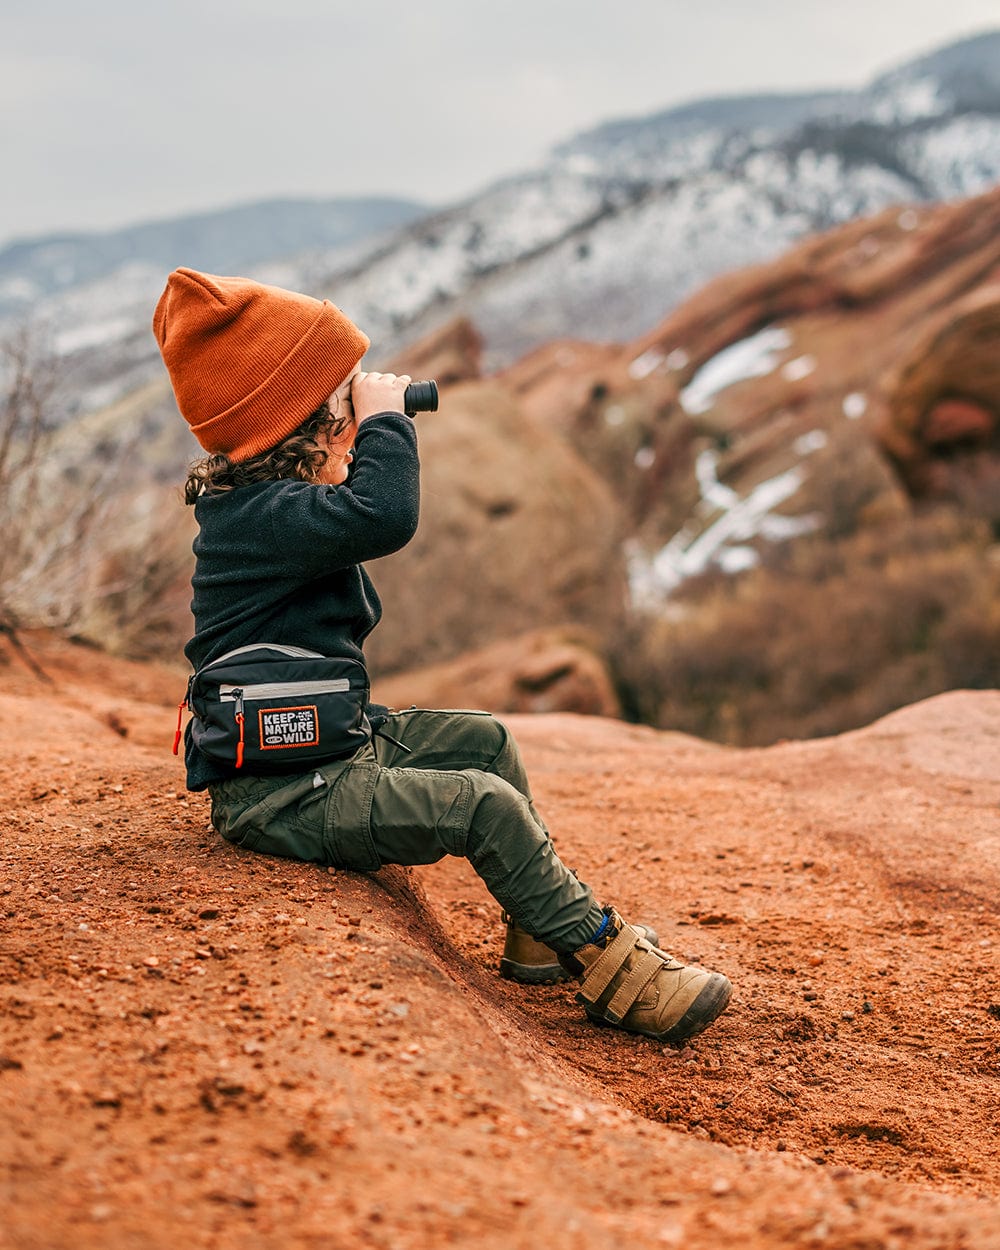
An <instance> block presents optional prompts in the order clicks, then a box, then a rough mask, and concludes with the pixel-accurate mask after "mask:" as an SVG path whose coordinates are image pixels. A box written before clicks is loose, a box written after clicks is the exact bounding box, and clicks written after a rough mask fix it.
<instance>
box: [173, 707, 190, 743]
mask: <svg viewBox="0 0 1000 1250" xmlns="http://www.w3.org/2000/svg"><path fill="white" fill-rule="evenodd" d="M187 705H188V701H187V695H185V696H184V698H183V699H181V701H180V703H178V704H177V732H176V733H175V734H174V755H176V754H177V749H178V747H179V746H180V745H181V721H182V719H183V717H184V711H185V709H186V708H187Z"/></svg>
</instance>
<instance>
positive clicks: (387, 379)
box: [351, 373, 412, 425]
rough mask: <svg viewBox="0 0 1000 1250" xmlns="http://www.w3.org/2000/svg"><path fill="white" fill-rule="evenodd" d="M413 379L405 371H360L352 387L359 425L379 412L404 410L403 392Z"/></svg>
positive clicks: (355, 412) (356, 418)
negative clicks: (397, 372) (397, 373)
mask: <svg viewBox="0 0 1000 1250" xmlns="http://www.w3.org/2000/svg"><path fill="white" fill-rule="evenodd" d="M411 381H412V379H411V378H410V376H409V374H406V373H403V374H400V375H399V376H398V377H397V376H396V374H394V373H359V374H358V375H357V376H356V377H355V379H354V383H353V385H352V387H351V400H352V402H353V404H354V418H355V420H356V421H357V423H358V425H360V424H361V422H362V421H364V420H365V419H366V418H367V417H374V416H375V414H376V413H379V412H403V411H405V410H404V408H403V394H404V393H405V391H406V388H407V386H409V384H410V382H411Z"/></svg>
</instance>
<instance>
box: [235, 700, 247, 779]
mask: <svg viewBox="0 0 1000 1250" xmlns="http://www.w3.org/2000/svg"><path fill="white" fill-rule="evenodd" d="M233 698H234V699H235V700H236V723H237V725H239V727H240V740H239V742H237V744H236V767H237V768H242V767H243V745H244V742H243V721H244V717H243V691H242V690H234V691H233Z"/></svg>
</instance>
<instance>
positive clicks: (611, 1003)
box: [562, 908, 733, 1042]
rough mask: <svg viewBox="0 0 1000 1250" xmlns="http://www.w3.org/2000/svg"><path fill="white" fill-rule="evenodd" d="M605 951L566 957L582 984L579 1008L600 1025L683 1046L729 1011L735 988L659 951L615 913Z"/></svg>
mask: <svg viewBox="0 0 1000 1250" xmlns="http://www.w3.org/2000/svg"><path fill="white" fill-rule="evenodd" d="M606 911H607V914H608V916H609V918H610V924H609V925H608V936H607V939H606V943H605V945H603V946H598V945H596V944H594V943H588V944H587V945H586V946H581V947H580V948H579V949H578V950H575V951H574V952H573V954H572V955H563V956H562V963H563V966H564V967H565V968H566V970H567V972H572V974H573V975H574V976H576V977H579V978H580V981H581V985H580V991H579V993H578V994H577V996H576V999H577V1002H579V1003H582V1004H583V1009H584V1011H586V1013H587V1015H588V1016H589V1018H590V1019H591V1020H593V1021H594V1023H595V1024H613V1025H615V1026H616V1027H617V1028H620V1029H627V1030H628V1032H630V1033H643V1034H645V1036H646V1037H653V1038H655V1039H656V1040H657V1041H658V1042H683V1041H686V1040H687V1038H689V1037H694V1036H695V1034H696V1033H700V1032H701V1031H702V1030H703V1029H707V1028H708V1026H709V1025H710V1024H711V1023H712V1021H713V1020H714V1019H715V1018H716V1017H717V1016H719V1015H721V1014H722V1012H723V1011H725V1009H726V1007H727V1005H728V1003H729V997H730V995H731V994H732V992H733V987H732V985H730V983H729V980H728V979H727V978H726V977H724V976H723V975H722V973H721V972H709V971H708V970H707V969H705V968H698V967H696V966H694V965H691V966H687V965H685V964H682V963H680V962H679V961H678V960H676V959H674V958H673V956H671V955H668V954H667V953H666V951H661V950H660V949H659V947H657V946H654V945H653V944H652V942H650V941H649V940H648V939H647V938H646V937H645V936H644V934H643V932H642V930H641V929H640V928H639V927H638V926H637V925H631V924H626V923H625V921H624V920H622V918H621V916H619V915H618V913H617V912H616V911H614V910H613V909H612V908H607V909H606Z"/></svg>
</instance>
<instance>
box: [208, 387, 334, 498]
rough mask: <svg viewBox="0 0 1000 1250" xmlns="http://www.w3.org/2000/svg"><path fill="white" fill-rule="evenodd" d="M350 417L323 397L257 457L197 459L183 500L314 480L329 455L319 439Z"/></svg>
mask: <svg viewBox="0 0 1000 1250" xmlns="http://www.w3.org/2000/svg"><path fill="white" fill-rule="evenodd" d="M352 420H353V418H352V416H351V413H350V410H348V411H347V412H337V411H331V409H330V405H329V402H328V401H327V400H324V401H323V403H321V404H320V406H319V407H318V408H317V409H316V411H315V412H312V413H310V414H309V416H308V417H306V419H305V421H303V422H302V424H301V425H300V426H299V427H298V429H296V430H293V431H292V433H291V434H289V436H288V437H287V438H286V439H283V440H282V442H280V443H278V445H277V446H276V447H270V448H268V450H267V451H262V452H261V453H260V455H258V456H251V457H250V459H249V460H244V461H242V462H240V463H234V462H233V461H232V460H230V459H229V457H228V456H226V455H222V454H218V455H213V456H206V457H205V459H204V460H196V461H195V462H194V463H193V464H192V465H191V467H190V468H189V469H188V476H187V481H186V482H185V483H184V502H185V503H186V504H193V503H194V502H195V501H196V500H197V499H198V497H199V496H200V495H221V494H223V493H224V492H225V491H230V490H235V489H236V488H237V487H238V486H251V485H253V483H255V482H275V481H278V480H279V479H281V478H297V479H298V480H299V481H301V482H315V481H316V477H317V475H318V473H319V471H320V470H321V469H322V467H323V465H324V464H326V461H327V455H328V452H327V451H326V449H325V448H323V447H320V445H319V440H320V439H321V438H323V436H324V435H325V436H326V438H328V439H338V438H340V437H341V435H343V434H345V433H346V432H347V430H348V429H350V426H351V423H352Z"/></svg>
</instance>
